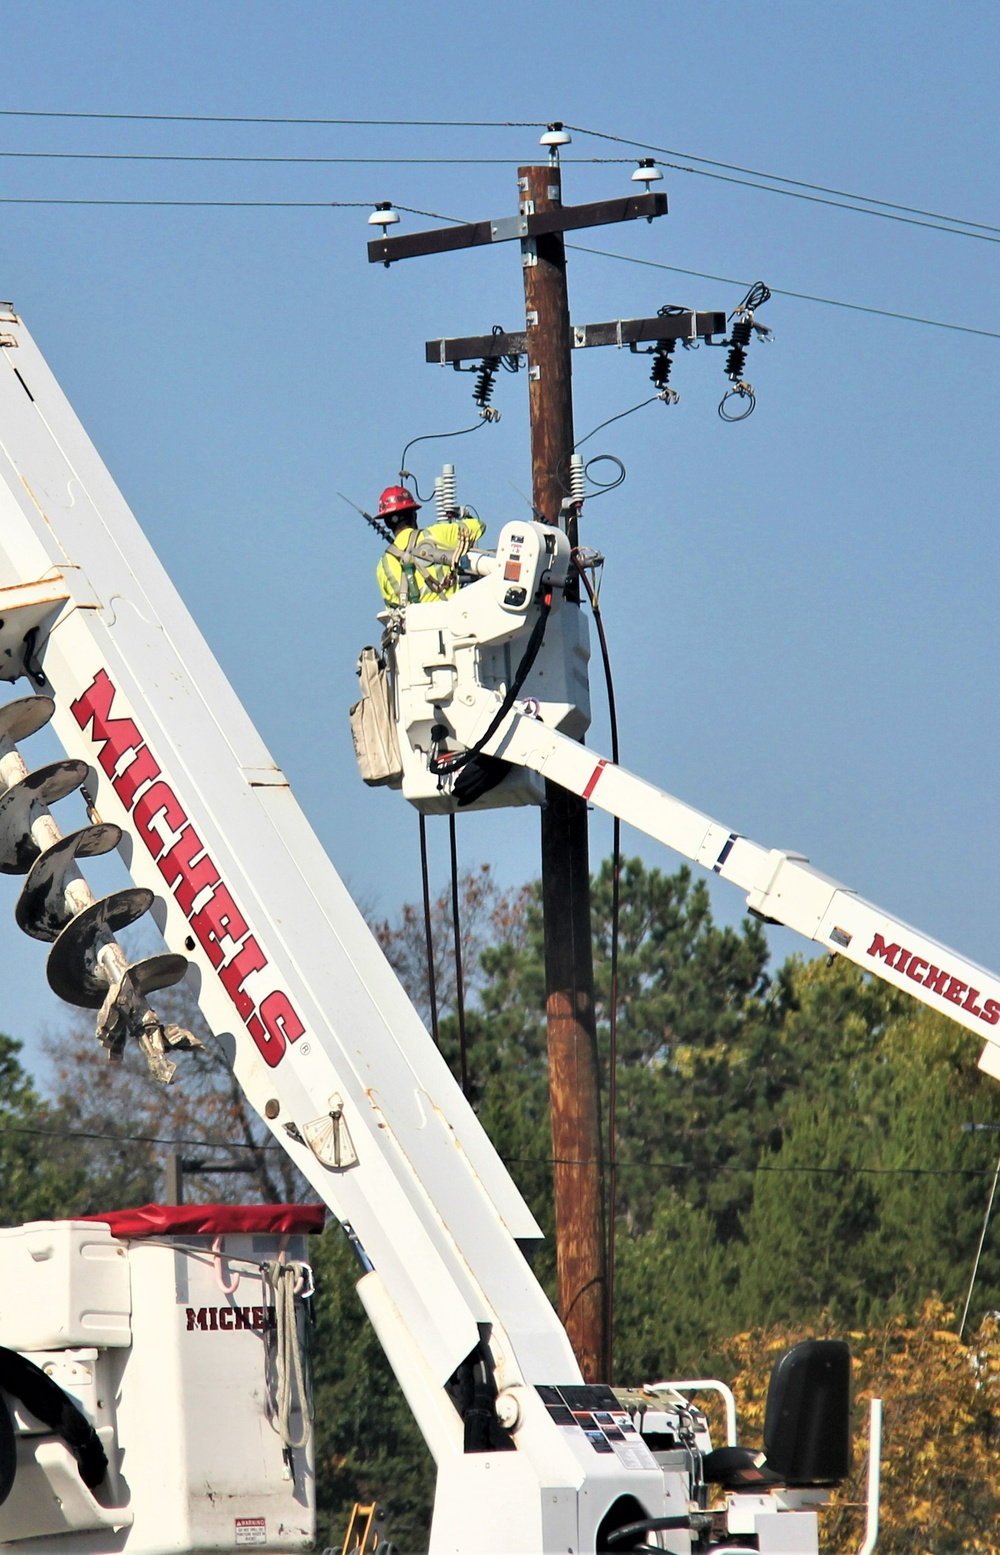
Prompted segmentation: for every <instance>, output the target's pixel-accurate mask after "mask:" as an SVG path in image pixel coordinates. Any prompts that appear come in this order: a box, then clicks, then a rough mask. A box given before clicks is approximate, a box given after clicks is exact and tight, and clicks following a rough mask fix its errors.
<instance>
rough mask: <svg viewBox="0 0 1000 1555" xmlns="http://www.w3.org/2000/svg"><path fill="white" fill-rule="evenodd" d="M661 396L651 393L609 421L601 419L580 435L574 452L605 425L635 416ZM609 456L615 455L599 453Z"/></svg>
mask: <svg viewBox="0 0 1000 1555" xmlns="http://www.w3.org/2000/svg"><path fill="white" fill-rule="evenodd" d="M659 398H660V395H659V394H651V395H650V396H649V398H648V399H646V400H640V401H639V403H638V405H633V406H632V407H631V409H630V410H620V411H619V412H618V414H617V416H609V417H608V419H607V421H599V422H598V423H597V425H596V427H592V428H591V430H590V431H589V432H588V433H587V435H586V437H579V438H577V440H576V442H575V443H574V444H573V452H574V453H575V452H576V450H577V449H578V448H582V447H583V445H584V443H587V442H589V441H590V439H591V438H592V437H593V436H594V434H595V433H596V432H602V431H603V430H604V428H605V427H609V426H610V425H611V423H612V422H613V421H624V419H625V417H626V416H634V415H635V412H636V411H637V410H643V409H644V408H645V407H646V406H647V405H652V403H653V401H654V400H658V399H659ZM608 457H613V456H611V455H607V454H599V455H598V458H600V459H603V458H608ZM622 479H623V480H624V476H623V477H622ZM620 484H621V482H620V481H619V482H616V485H620Z"/></svg>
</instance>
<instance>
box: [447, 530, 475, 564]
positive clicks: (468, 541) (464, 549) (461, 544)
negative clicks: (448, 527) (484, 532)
mask: <svg viewBox="0 0 1000 1555" xmlns="http://www.w3.org/2000/svg"><path fill="white" fill-rule="evenodd" d="M471 549H472V530H471V529H470V528H469V526H468V524H459V526H458V544H457V545H456V546H455V549H454V550H453V551H452V553H451V565H452V567H457V566H458V564H459V562H460V561H461V560H462V557H463V556H465V555H466V554H467V553H468V552H469V551H470V550H471Z"/></svg>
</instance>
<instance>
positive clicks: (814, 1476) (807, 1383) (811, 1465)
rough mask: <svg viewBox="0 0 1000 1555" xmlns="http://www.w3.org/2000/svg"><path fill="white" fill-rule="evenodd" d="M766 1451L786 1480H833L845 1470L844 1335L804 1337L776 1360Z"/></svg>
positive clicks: (847, 1390) (847, 1388) (847, 1361)
mask: <svg viewBox="0 0 1000 1555" xmlns="http://www.w3.org/2000/svg"><path fill="white" fill-rule="evenodd" d="M764 1452H765V1454H766V1458H767V1467H768V1468H769V1469H773V1470H774V1471H775V1472H776V1473H777V1474H780V1475H781V1478H782V1479H783V1480H784V1482H785V1484H786V1485H833V1484H836V1483H838V1482H839V1481H840V1480H842V1479H844V1478H845V1477H846V1476H847V1474H848V1473H849V1471H850V1467H851V1352H850V1350H849V1349H848V1347H847V1345H846V1344H845V1342H844V1341H843V1340H842V1339H803V1340H802V1341H801V1343H799V1344H796V1345H793V1346H792V1348H791V1349H790V1350H786V1351H785V1353H784V1355H782V1356H780V1357H779V1358H778V1360H777V1361H776V1362H775V1366H774V1370H773V1371H772V1373H771V1382H770V1386H769V1387H768V1391H767V1410H766V1413H765V1416H764Z"/></svg>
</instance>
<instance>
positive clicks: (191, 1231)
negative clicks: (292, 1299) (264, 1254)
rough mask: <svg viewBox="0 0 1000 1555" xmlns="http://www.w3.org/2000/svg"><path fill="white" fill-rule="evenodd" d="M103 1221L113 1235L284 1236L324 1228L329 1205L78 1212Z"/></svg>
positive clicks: (181, 1206) (175, 1206)
mask: <svg viewBox="0 0 1000 1555" xmlns="http://www.w3.org/2000/svg"><path fill="white" fill-rule="evenodd" d="M74 1218H75V1219H77V1220H100V1221H102V1222H103V1224H104V1225H106V1226H110V1227H111V1235H112V1236H120V1237H131V1238H135V1237H142V1236H226V1235H230V1234H235V1233H236V1232H243V1233H244V1234H245V1233H246V1232H256V1233H257V1234H264V1233H271V1234H272V1235H280V1234H282V1233H288V1234H290V1235H296V1234H300V1235H301V1234H305V1233H308V1232H311V1231H322V1229H323V1222H324V1220H325V1218H326V1205H325V1204H143V1205H142V1207H141V1208H140V1209H113V1210H111V1211H109V1213H108V1214H106V1215H77V1216H75V1217H74Z"/></svg>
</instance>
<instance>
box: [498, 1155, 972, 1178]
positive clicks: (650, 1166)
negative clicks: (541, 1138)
mask: <svg viewBox="0 0 1000 1555" xmlns="http://www.w3.org/2000/svg"><path fill="white" fill-rule="evenodd" d="M500 1159H501V1160H502V1161H503V1162H504V1164H505V1165H508V1166H512V1165H515V1166H516V1165H520V1166H577V1167H592V1166H599V1165H600V1162H599V1161H583V1160H575V1159H571V1158H570V1157H568V1156H565V1157H564V1156H551V1155H549V1156H541V1155H501V1157H500ZM618 1165H619V1168H624V1167H636V1168H638V1169H640V1170H641V1171H655V1172H682V1173H686V1174H687V1175H688V1176H700V1177H711V1176H714V1175H715V1174H716V1173H719V1172H722V1173H730V1174H732V1175H734V1176H744V1177H746V1176H750V1177H755V1176H756V1175H757V1174H758V1173H763V1172H774V1173H778V1174H780V1175H781V1176H786V1177H992V1176H993V1173H994V1171H995V1170H996V1165H995V1163H994V1165H993V1166H987V1167H980V1166H769V1165H766V1164H764V1163H762V1162H758V1163H757V1165H756V1166H728V1165H726V1164H724V1163H722V1162H718V1161H713V1162H711V1163H710V1164H706V1165H695V1164H694V1163H693V1162H691V1161H649V1160H645V1159H644V1160H641V1161H621V1160H620V1161H619V1162H618Z"/></svg>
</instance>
